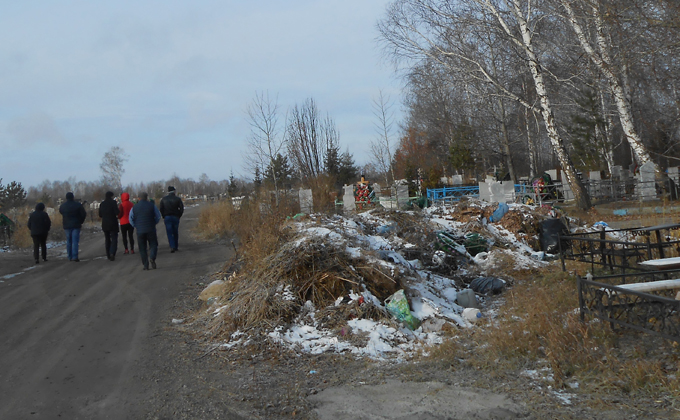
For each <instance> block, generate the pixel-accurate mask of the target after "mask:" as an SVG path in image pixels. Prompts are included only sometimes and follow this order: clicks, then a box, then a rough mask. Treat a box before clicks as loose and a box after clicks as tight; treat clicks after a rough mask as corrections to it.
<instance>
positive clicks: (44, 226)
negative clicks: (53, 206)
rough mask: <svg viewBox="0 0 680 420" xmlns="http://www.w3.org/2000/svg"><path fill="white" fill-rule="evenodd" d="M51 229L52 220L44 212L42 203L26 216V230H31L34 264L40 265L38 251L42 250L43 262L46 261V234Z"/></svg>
mask: <svg viewBox="0 0 680 420" xmlns="http://www.w3.org/2000/svg"><path fill="white" fill-rule="evenodd" d="M51 227H52V220H50V215H49V214H47V212H46V211H45V205H44V204H43V203H38V204H36V205H35V211H34V212H33V213H31V214H30V215H29V216H28V228H29V229H30V230H31V238H32V239H33V258H35V263H36V264H40V259H39V258H38V257H39V253H38V251H39V250H42V259H43V261H47V234H48V233H49V232H50V228H51Z"/></svg>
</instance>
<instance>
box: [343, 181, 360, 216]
mask: <svg viewBox="0 0 680 420" xmlns="http://www.w3.org/2000/svg"><path fill="white" fill-rule="evenodd" d="M343 190H344V194H343V195H342V207H343V211H344V213H345V214H351V213H355V212H356V211H357V203H356V201H355V199H354V185H345V186H344V187H343Z"/></svg>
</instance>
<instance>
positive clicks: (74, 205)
mask: <svg viewBox="0 0 680 420" xmlns="http://www.w3.org/2000/svg"><path fill="white" fill-rule="evenodd" d="M59 213H61V216H62V219H63V222H64V232H66V254H67V255H68V260H69V261H73V262H80V260H79V259H78V243H79V242H80V228H81V227H82V226H83V222H85V218H86V217H87V213H86V212H85V208H84V207H83V205H82V204H80V203H79V202H77V201H75V199H74V198H73V193H72V192H67V193H66V201H65V202H64V203H63V204H62V205H61V206H59Z"/></svg>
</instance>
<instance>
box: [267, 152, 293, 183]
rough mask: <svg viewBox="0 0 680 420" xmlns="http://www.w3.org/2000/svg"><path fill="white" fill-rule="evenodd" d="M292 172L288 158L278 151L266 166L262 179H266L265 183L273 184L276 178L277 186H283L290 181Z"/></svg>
mask: <svg viewBox="0 0 680 420" xmlns="http://www.w3.org/2000/svg"><path fill="white" fill-rule="evenodd" d="M293 174H294V172H293V169H292V168H291V167H290V164H289V163H288V158H287V157H286V156H283V155H282V154H281V153H279V154H277V155H276V157H275V158H274V159H273V160H272V162H271V164H270V165H269V167H267V171H266V172H265V175H264V179H265V181H267V183H271V184H273V183H274V181H275V180H276V183H277V185H278V186H279V188H281V187H285V185H286V184H289V183H290V182H291V180H292V178H293Z"/></svg>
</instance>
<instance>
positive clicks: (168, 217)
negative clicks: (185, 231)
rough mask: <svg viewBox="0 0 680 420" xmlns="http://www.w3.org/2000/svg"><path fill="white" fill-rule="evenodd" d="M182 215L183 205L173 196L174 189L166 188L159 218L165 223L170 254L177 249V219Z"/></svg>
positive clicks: (179, 199)
mask: <svg viewBox="0 0 680 420" xmlns="http://www.w3.org/2000/svg"><path fill="white" fill-rule="evenodd" d="M182 214H184V203H182V199H181V198H179V197H177V195H175V187H173V186H172V185H171V186H169V187H168V195H166V196H165V197H163V198H162V199H161V216H163V222H165V232H166V233H167V234H168V243H169V244H170V252H171V253H172V252H175V251H177V248H178V247H179V219H180V217H182Z"/></svg>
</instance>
